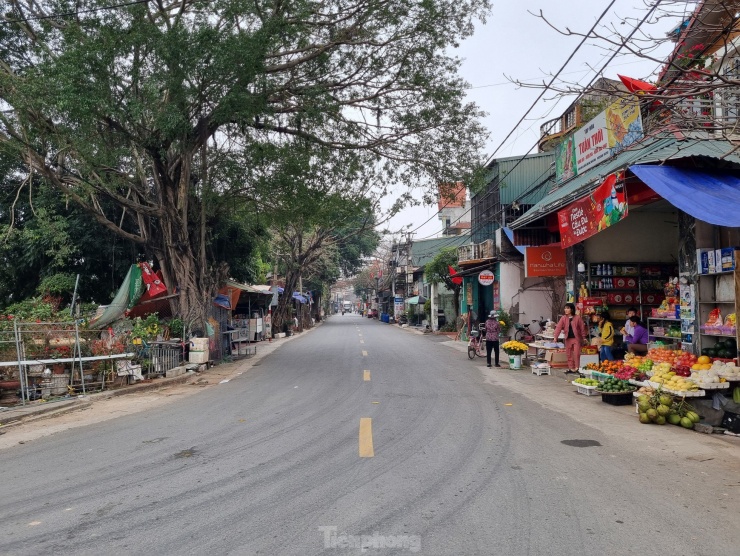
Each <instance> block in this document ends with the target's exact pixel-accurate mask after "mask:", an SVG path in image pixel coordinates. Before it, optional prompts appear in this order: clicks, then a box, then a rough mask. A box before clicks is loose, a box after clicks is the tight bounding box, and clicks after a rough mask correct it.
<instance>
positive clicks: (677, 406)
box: [637, 391, 700, 429]
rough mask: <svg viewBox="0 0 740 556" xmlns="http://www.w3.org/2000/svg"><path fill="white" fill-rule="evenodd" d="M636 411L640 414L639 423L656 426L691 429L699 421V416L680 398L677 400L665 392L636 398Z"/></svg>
mask: <svg viewBox="0 0 740 556" xmlns="http://www.w3.org/2000/svg"><path fill="white" fill-rule="evenodd" d="M637 409H638V411H639V412H640V416H639V418H640V423H644V424H646V425H647V424H650V423H655V424H656V425H665V424H666V423H670V424H671V425H678V426H681V427H683V428H685V429H693V428H694V424H695V423H698V422H699V420H700V417H699V414H698V413H696V411H694V408H693V407H691V406H690V405H689V404H688V403H686V401H685V400H684V399H683V398H682V399H680V401H679V400H677V399H676V398H674V397H673V396H671V395H670V394H666V393H665V392H660V391H658V392H655V394H653V395H652V396H648V395H645V394H643V395H642V396H640V397H639V398H637Z"/></svg>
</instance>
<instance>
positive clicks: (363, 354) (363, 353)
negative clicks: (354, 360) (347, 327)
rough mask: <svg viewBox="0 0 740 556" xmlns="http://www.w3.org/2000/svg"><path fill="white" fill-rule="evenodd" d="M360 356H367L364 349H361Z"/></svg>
mask: <svg viewBox="0 0 740 556" xmlns="http://www.w3.org/2000/svg"><path fill="white" fill-rule="evenodd" d="M362 356H363V357H367V352H366V351H365V350H364V349H363V350H362Z"/></svg>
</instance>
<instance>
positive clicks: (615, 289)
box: [593, 288, 657, 294]
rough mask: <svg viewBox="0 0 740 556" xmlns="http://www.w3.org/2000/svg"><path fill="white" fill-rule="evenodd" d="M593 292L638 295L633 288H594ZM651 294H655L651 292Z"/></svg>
mask: <svg viewBox="0 0 740 556" xmlns="http://www.w3.org/2000/svg"><path fill="white" fill-rule="evenodd" d="M593 291H595V292H631V293H636V294H639V293H640V291H639V290H637V289H635V288H594V289H593ZM651 293H657V292H651Z"/></svg>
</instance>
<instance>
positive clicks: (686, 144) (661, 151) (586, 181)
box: [509, 134, 740, 230]
mask: <svg viewBox="0 0 740 556" xmlns="http://www.w3.org/2000/svg"><path fill="white" fill-rule="evenodd" d="M735 149H736V147H735V146H734V145H733V144H732V143H730V142H729V141H724V140H721V139H677V138H676V137H675V136H673V135H672V134H671V135H668V136H664V137H649V138H646V139H643V140H642V141H639V142H637V143H633V144H632V145H630V146H629V147H628V148H627V149H625V150H624V151H622V152H621V153H619V154H618V155H616V156H615V157H613V158H609V159H607V160H605V161H604V162H602V163H601V164H598V165H596V166H594V167H593V168H589V169H588V170H587V171H586V172H585V173H583V174H581V175H578V176H576V177H574V178H573V179H571V180H569V181H567V182H565V183H564V184H562V185H561V186H560V187H558V188H557V189H555V190H554V191H550V192H549V193H548V194H547V195H546V196H545V197H544V198H543V199H542V200H541V201H540V202H538V203H537V204H536V205H534V206H533V207H532V208H531V209H529V210H528V211H527V212H526V213H524V214H523V215H522V216H520V217H519V218H518V219H517V220H515V221H514V222H512V223H511V224H509V228H511V229H512V230H516V229H518V228H522V227H523V226H526V225H527V224H530V223H532V222H534V221H535V220H537V219H539V218H542V217H543V216H546V215H548V214H550V213H553V212H556V211H558V210H560V209H562V208H563V207H565V206H567V205H569V204H570V203H572V202H573V201H575V200H577V199H580V198H581V197H584V196H586V195H588V194H589V193H591V191H593V190H594V189H596V188H597V187H598V186H599V185H601V182H602V181H603V179H604V178H605V177H606V176H607V175H609V174H611V173H613V172H617V171H621V170H624V169H626V168H628V167H629V166H632V165H634V164H647V163H655V162H665V161H675V160H679V159H682V158H692V157H694V158H698V159H701V158H709V159H714V161H715V165H716V166H717V167H718V169H719V168H724V167H727V166H731V167H735V166H733V165H734V164H740V157H739V156H738V155H737V154H736V153H735V152H734V151H735ZM728 163H729V164H728ZM669 200H670V199H669Z"/></svg>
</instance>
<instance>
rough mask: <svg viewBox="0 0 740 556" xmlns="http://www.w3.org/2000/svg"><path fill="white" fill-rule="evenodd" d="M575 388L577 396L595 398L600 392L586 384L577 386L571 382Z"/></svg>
mask: <svg viewBox="0 0 740 556" xmlns="http://www.w3.org/2000/svg"><path fill="white" fill-rule="evenodd" d="M571 384H572V385H573V386H575V387H576V390H578V393H579V394H583V395H584V396H597V395H598V394H599V393H600V392H597V391H596V386H588V385H587V384H579V383H577V382H576V381H573V382H571Z"/></svg>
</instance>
